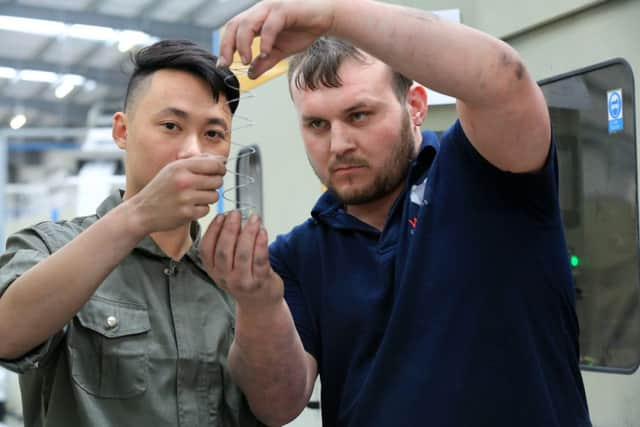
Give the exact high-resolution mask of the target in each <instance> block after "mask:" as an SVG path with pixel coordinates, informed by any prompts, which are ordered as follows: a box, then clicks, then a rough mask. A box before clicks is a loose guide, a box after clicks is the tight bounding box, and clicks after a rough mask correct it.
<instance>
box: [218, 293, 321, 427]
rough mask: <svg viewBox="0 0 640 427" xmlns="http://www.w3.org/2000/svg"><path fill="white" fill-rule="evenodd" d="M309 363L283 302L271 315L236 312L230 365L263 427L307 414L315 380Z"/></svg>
mask: <svg viewBox="0 0 640 427" xmlns="http://www.w3.org/2000/svg"><path fill="white" fill-rule="evenodd" d="M308 359H310V357H309V356H308V355H307V354H306V352H305V350H304V348H303V346H302V343H301V341H300V338H299V336H298V334H297V332H296V329H295V326H294V324H293V319H292V318H291V314H290V312H289V309H288V307H287V305H286V303H285V302H284V301H282V303H281V304H280V305H278V306H277V307H275V309H274V310H270V311H269V312H268V313H266V312H262V313H260V312H258V311H257V310H247V311H243V310H242V308H241V307H238V309H237V318H236V335H235V339H234V342H233V345H232V346H231V350H230V353H229V366H230V369H231V374H232V376H233V377H234V380H235V381H236V382H237V383H238V384H239V385H240V387H241V388H242V389H243V391H244V392H245V394H246V395H247V398H248V399H249V403H250V405H251V408H252V410H253V411H254V413H255V414H256V415H257V416H258V417H259V418H260V419H261V420H262V421H263V422H265V423H266V424H268V425H282V424H286V423H287V422H289V421H291V420H292V419H294V418H295V417H296V416H297V415H298V414H299V413H300V412H301V411H302V409H304V406H305V405H306V403H307V401H308V399H309V395H310V393H311V390H312V389H313V381H314V380H315V367H311V369H314V372H311V373H310V372H309V368H310V367H309V366H308V365H309V360H308Z"/></svg>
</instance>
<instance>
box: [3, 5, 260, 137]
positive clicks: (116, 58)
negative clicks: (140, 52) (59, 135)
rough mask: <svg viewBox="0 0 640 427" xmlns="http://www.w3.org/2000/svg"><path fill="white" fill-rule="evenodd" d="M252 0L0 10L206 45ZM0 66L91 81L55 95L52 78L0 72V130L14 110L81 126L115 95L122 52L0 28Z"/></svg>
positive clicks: (39, 121)
mask: <svg viewBox="0 0 640 427" xmlns="http://www.w3.org/2000/svg"><path fill="white" fill-rule="evenodd" d="M256 2H257V0H0V16H2V15H8V16H16V17H24V18H31V19H47V20H54V21H62V22H64V23H65V24H69V25H71V24H83V25H96V26H104V27H111V28H114V29H115V30H136V31H143V32H146V33H148V34H149V35H150V36H153V37H156V38H158V39H162V38H187V39H191V40H194V41H196V42H198V43H200V44H201V45H203V46H205V47H206V48H208V49H212V48H213V47H212V39H213V36H212V35H213V31H215V30H216V29H218V28H219V27H220V26H222V25H223V24H224V23H225V22H226V21H227V19H229V18H230V17H231V16H233V15H235V14H236V13H238V12H239V11H241V10H244V9H246V8H247V7H249V6H251V5H252V4H254V3H256ZM0 40H1V42H0V67H10V68H14V69H16V70H22V69H36V70H41V71H50V72H54V73H58V74H61V75H63V74H79V75H82V76H83V77H85V78H86V79H87V80H92V81H95V84H92V85H90V87H81V86H78V87H76V88H75V89H74V90H73V92H71V93H70V94H69V95H67V96H66V97H64V98H63V99H58V98H56V97H55V95H54V93H55V89H56V86H57V84H56V83H42V82H31V81H24V80H21V79H19V78H14V79H7V78H0V128H2V127H7V126H8V123H9V120H10V119H11V118H12V117H13V116H14V115H15V114H17V113H22V114H25V115H27V118H28V121H27V125H26V126H27V127H82V126H85V125H86V115H87V111H88V110H89V109H90V108H91V107H92V106H96V105H101V104H103V103H110V104H113V103H114V102H115V101H118V102H119V101H120V100H121V99H122V96H123V94H124V90H125V84H126V79H127V75H126V71H127V70H128V68H127V66H128V64H129V52H126V53H121V52H120V51H119V50H118V46H117V43H110V44H108V43H105V42H102V41H93V40H84V39H78V38H72V37H68V36H65V35H64V34H53V35H38V34H28V33H25V32H21V31H7V30H1V29H0Z"/></svg>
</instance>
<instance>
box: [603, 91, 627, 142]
mask: <svg viewBox="0 0 640 427" xmlns="http://www.w3.org/2000/svg"><path fill="white" fill-rule="evenodd" d="M622 104H623V103H622V89H615V90H610V91H609V92H607V113H608V115H609V133H615V132H621V131H623V130H624V116H623V105H622Z"/></svg>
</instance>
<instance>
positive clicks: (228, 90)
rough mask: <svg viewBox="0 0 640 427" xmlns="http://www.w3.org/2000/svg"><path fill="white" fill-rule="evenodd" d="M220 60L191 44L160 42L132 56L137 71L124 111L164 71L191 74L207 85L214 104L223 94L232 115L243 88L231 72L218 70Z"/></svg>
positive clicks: (225, 69)
mask: <svg viewBox="0 0 640 427" xmlns="http://www.w3.org/2000/svg"><path fill="white" fill-rule="evenodd" d="M217 61H218V58H217V57H216V56H214V55H213V54H212V53H211V52H209V51H207V50H205V49H203V48H201V47H200V46H198V45H197V44H196V43H194V42H192V41H189V40H161V41H159V42H157V43H154V44H152V45H150V46H147V47H144V48H142V49H140V50H139V51H138V52H137V53H135V54H134V55H132V57H131V62H133V66H134V70H133V73H132V74H131V77H130V78H129V84H128V85H127V92H126V95H125V98H124V111H126V110H127V107H129V106H130V105H131V104H133V103H134V101H135V98H136V96H137V94H138V92H139V90H140V89H141V88H142V87H143V86H144V85H145V84H148V82H147V78H148V77H150V76H151V75H152V74H153V73H155V72H156V71H159V70H163V69H170V70H179V71H185V72H187V73H190V74H192V75H194V76H196V77H199V78H201V79H203V80H204V81H206V82H207V83H208V84H209V86H210V87H211V94H212V96H213V99H214V100H215V102H218V100H219V99H220V94H223V95H224V96H225V98H227V103H228V105H229V108H230V109H231V114H233V113H235V111H236V109H237V108H238V102H239V99H240V92H239V88H240V84H239V83H238V78H237V77H236V76H235V74H233V72H231V70H229V69H228V68H218V67H217V66H216V62H217Z"/></svg>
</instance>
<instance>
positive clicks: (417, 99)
mask: <svg viewBox="0 0 640 427" xmlns="http://www.w3.org/2000/svg"><path fill="white" fill-rule="evenodd" d="M407 107H408V108H409V117H411V124H412V125H414V126H417V127H418V128H419V127H420V126H422V123H424V120H425V119H426V117H427V108H428V107H427V88H425V87H424V86H422V85H421V84H419V83H414V84H413V86H411V87H410V88H409V92H408V93H407Z"/></svg>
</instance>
